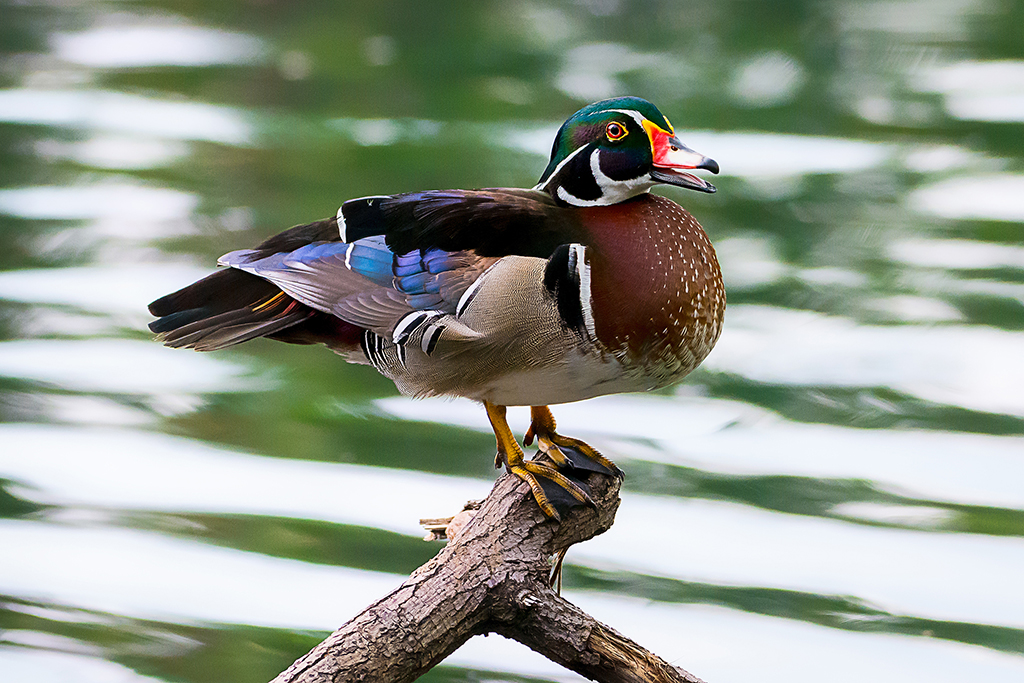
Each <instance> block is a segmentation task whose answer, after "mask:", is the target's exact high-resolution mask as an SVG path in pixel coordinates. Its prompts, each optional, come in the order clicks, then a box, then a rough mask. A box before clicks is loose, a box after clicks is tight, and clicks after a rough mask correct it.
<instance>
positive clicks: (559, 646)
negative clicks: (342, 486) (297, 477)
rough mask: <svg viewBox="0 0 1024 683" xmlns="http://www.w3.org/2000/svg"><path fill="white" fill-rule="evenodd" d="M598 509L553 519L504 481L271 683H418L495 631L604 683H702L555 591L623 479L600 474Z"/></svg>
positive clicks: (614, 502) (603, 521)
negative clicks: (554, 581) (433, 551)
mask: <svg viewBox="0 0 1024 683" xmlns="http://www.w3.org/2000/svg"><path fill="white" fill-rule="evenodd" d="M587 483H588V484H589V486H590V489H591V496H592V497H593V499H594V502H595V503H596V507H595V508H587V507H580V508H574V509H573V510H572V511H570V512H569V513H568V514H566V515H564V516H563V517H564V519H563V521H562V523H561V524H558V523H556V522H553V521H551V520H549V519H547V518H546V517H545V516H544V514H543V513H542V512H541V511H540V509H539V508H538V507H537V504H536V502H535V501H534V500H533V496H532V495H531V494H530V492H529V488H528V487H527V486H526V484H525V483H524V482H522V481H521V480H520V479H519V478H518V477H515V476H513V475H505V476H503V477H501V478H500V479H499V480H498V482H497V483H496V484H495V486H494V489H493V490H492V491H491V494H490V495H489V496H488V497H487V499H486V500H485V501H484V502H483V503H482V505H481V506H480V509H479V510H478V511H477V513H476V515H475V516H474V517H473V519H472V520H470V521H469V522H468V523H467V524H466V525H465V526H464V527H463V528H462V529H461V531H459V532H457V534H456V536H455V538H454V539H452V540H451V541H450V542H449V543H448V545H447V546H446V547H445V548H443V549H442V550H441V552H439V553H438V554H437V556H435V557H434V558H433V559H431V560H430V561H429V562H427V563H426V564H424V565H423V566H422V567H420V568H419V569H417V570H416V571H414V572H413V573H412V575H411V576H410V577H409V578H408V579H407V580H406V581H405V582H404V583H403V584H402V585H401V586H399V587H398V588H396V589H395V590H394V591H392V592H391V593H390V594H389V595H387V596H385V597H383V598H381V599H380V600H378V601H377V602H375V603H374V604H372V605H370V606H369V607H367V608H366V609H365V610H363V612H362V613H360V614H359V615H357V616H356V617H355V618H354V619H352V620H351V621H349V622H348V623H346V624H345V625H344V626H342V627H341V628H339V629H338V630H337V631H335V632H334V633H333V634H331V635H330V636H329V637H328V638H327V639H326V640H324V641H323V642H322V643H320V644H319V645H317V646H316V647H315V648H313V650H311V651H310V652H309V653H307V654H306V655H305V656H303V657H301V658H300V659H298V660H297V661H296V662H295V663H294V664H292V665H291V666H290V667H289V668H288V669H287V670H286V671H284V672H283V673H281V674H280V675H279V676H278V677H277V678H275V679H274V681H273V683H343V682H345V683H347V682H349V681H353V682H354V681H375V682H376V681H381V682H384V681H387V682H394V683H403V682H405V681H412V680H415V679H416V678H417V677H418V676H420V675H421V674H423V673H425V672H426V671H428V670H429V669H431V668H432V667H434V666H435V665H437V664H438V663H439V662H441V660H443V659H444V658H445V657H447V656H448V655H450V654H451V653H452V652H454V651H455V650H457V649H458V648H459V647H460V646H461V645H462V644H463V643H465V642H466V641H467V640H469V639H470V638H471V637H473V636H475V635H479V634H484V633H498V634H501V635H503V636H505V637H506V638H511V639H513V640H517V641H519V642H520V643H523V644H524V645H526V646H527V647H529V648H531V649H533V650H535V651H537V652H539V653H541V654H542V655H544V656H545V657H548V658H549V659H551V660H552V661H555V662H557V663H559V664H561V665H562V666H565V667H566V668H568V669H571V670H573V671H575V672H577V673H579V674H581V675H583V676H586V677H587V678H590V679H592V680H595V681H600V682H601V683H627V682H628V683H641V682H644V683H702V682H701V681H700V679H699V678H697V677H695V676H693V675H692V674H689V673H687V672H685V671H683V670H682V669H678V668H676V667H673V666H671V665H669V664H668V663H666V662H665V661H664V660H662V659H661V658H659V657H658V656H657V655H654V654H652V653H650V652H648V651H647V650H645V649H644V648H642V647H641V646H640V645H637V644H636V643H634V642H633V641H631V640H629V639H628V638H625V637H624V636H621V635H619V634H618V633H616V632H615V631H613V630H612V629H610V628H609V627H607V626H605V625H604V624H601V623H600V622H598V621H596V620H595V619H594V618H593V617H591V616H589V615H587V614H586V613H585V612H583V611H582V610H580V609H579V608H578V607H576V606H574V605H572V604H571V603H569V602H568V601H566V600H565V599H563V598H562V597H560V596H559V595H557V594H556V593H555V592H554V591H553V590H552V589H551V588H550V587H549V585H548V573H549V569H550V564H549V558H550V557H551V556H552V555H554V554H555V553H557V552H558V551H559V550H562V549H564V548H568V547H569V546H570V545H573V544H575V543H579V542H582V541H585V540H587V539H590V538H593V537H594V536H596V535H597V534H600V533H603V532H605V531H607V530H608V529H609V528H610V527H611V525H612V523H613V522H614V520H615V512H616V510H617V509H618V505H619V497H618V493H619V481H618V480H617V479H614V478H612V477H607V476H603V475H600V474H592V475H591V476H590V478H589V480H588V482H587Z"/></svg>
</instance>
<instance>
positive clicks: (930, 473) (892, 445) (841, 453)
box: [376, 396, 1024, 509]
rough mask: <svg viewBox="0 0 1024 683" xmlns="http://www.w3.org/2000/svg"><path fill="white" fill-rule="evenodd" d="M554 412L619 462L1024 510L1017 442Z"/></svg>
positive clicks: (417, 406) (396, 405)
mask: <svg viewBox="0 0 1024 683" xmlns="http://www.w3.org/2000/svg"><path fill="white" fill-rule="evenodd" d="M376 404H377V405H378V406H379V407H380V408H381V409H383V410H384V411H385V412H387V413H389V414H392V415H395V416H396V417H400V418H403V419H407V420H425V421H431V422H438V423H442V424H452V425H459V426H462V427H470V428H475V429H480V430H482V431H484V430H487V421H486V419H485V418H484V417H483V416H482V410H481V408H480V407H479V406H477V405H476V404H473V403H471V402H469V401H461V400H460V401H450V402H449V401H443V400H438V399H433V400H422V401H415V400H411V399H405V398H394V399H383V400H379V401H377V402H376ZM520 413H523V414H525V411H524V410H523V409H518V412H517V409H513V413H512V415H513V417H512V421H513V424H515V423H516V421H517V420H520V419H521V420H522V422H523V428H525V423H526V422H527V420H528V418H526V417H525V415H524V417H522V418H520V417H519V414H520ZM554 413H555V417H556V418H557V419H558V424H559V427H560V429H561V430H562V431H564V432H565V433H567V434H574V435H579V436H586V437H587V438H588V439H589V438H590V436H589V435H591V434H593V435H596V436H598V439H592V440H593V441H594V442H595V444H600V443H601V439H602V437H603V438H604V439H608V440H612V441H613V442H614V443H613V445H610V446H609V447H608V448H607V449H604V448H602V450H607V451H608V452H610V453H615V454H616V456H623V455H624V456H627V457H631V458H634V459H637V460H647V461H651V462H665V463H668V464H673V465H680V466H684V467H694V468H698V469H701V470H704V471H708V472H717V473H721V474H732V475H746V476H758V475H787V476H797V477H815V478H824V479H853V480H864V481H869V482H871V483H873V484H874V485H876V486H877V487H879V488H882V489H885V490H888V491H892V492H894V493H899V494H903V495H909V496H914V497H917V498H923V499H926V500H935V501H943V502H951V503H961V504H966V505H988V506H999V507H1010V508H1016V509H1024V488H1022V487H1021V486H1020V482H1021V481H1024V458H1021V457H1020V456H1021V453H1024V437H1020V436H990V435H985V434H964V433H958V432H946V431H926V430H899V429H853V428H850V427H839V426H832V425H824V424H803V423H798V422H791V421H788V420H784V419H781V418H779V417H778V416H776V415H773V414H771V413H769V412H767V411H764V410H761V409H758V408H755V407H753V406H750V405H747V404H743V403H738V402H734V401H722V400H711V399H686V398H682V397H677V398H656V397H646V396H608V397H602V398H596V399H591V400H589V401H583V402H580V403H572V404H567V405H562V406H556V407H555V409H554ZM647 444H651V445H647ZM652 446H653V447H652ZM599 448H600V446H599ZM626 469H627V470H628V469H629V468H628V466H627V467H626Z"/></svg>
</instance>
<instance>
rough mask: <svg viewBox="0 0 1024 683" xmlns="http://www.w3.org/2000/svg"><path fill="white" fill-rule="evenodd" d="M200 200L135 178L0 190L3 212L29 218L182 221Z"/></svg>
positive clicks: (128, 233) (133, 231)
mask: <svg viewBox="0 0 1024 683" xmlns="http://www.w3.org/2000/svg"><path fill="white" fill-rule="evenodd" d="M198 204H199V198H198V197H197V196H196V195H194V194H191V193H188V192H181V191H180V190H172V189H169V188H165V187H150V186H147V185H143V184H141V183H139V182H137V181H132V180H127V179H123V180H107V181H104V182H101V183H96V184H92V185H53V186H38V187H21V188H14V189H5V190H0V213H4V214H7V215H10V216H18V217H19V218H27V219H37V220H43V219H54V220H82V219H104V220H113V219H117V220H124V221H130V220H143V221H151V222H166V221H180V220H184V219H185V218H187V217H188V216H189V215H190V214H191V213H192V211H193V210H194V209H195V208H196V206H197V205H198ZM140 233H141V235H142V236H143V237H144V238H150V237H153V236H155V235H153V234H152V233H151V232H150V231H149V230H140V229H137V228H136V227H135V226H132V227H131V229H129V228H124V229H122V230H119V231H118V234H119V236H123V237H126V238H131V237H132V236H134V235H138V234H140Z"/></svg>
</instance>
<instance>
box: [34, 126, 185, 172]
mask: <svg viewBox="0 0 1024 683" xmlns="http://www.w3.org/2000/svg"><path fill="white" fill-rule="evenodd" d="M35 152H36V154H37V155H38V156H39V157H40V158H42V159H71V160H72V161H75V162H77V163H79V164H82V165H83V166H89V167H92V168H103V169H109V170H118V171H122V170H123V171H129V170H130V171H141V170H145V169H151V168H161V167H164V166H169V165H170V164H172V163H173V162H175V161H177V160H179V159H182V158H184V157H185V156H186V155H187V154H188V152H189V149H188V145H186V144H185V143H184V142H182V141H180V140H160V139H156V138H151V137H146V136H140V135H120V134H114V133H100V134H98V135H94V136H91V137H89V138H88V139H86V140H82V141H80V142H65V141H60V140H40V141H39V142H37V143H36V145H35Z"/></svg>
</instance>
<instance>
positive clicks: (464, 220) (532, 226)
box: [341, 188, 579, 258]
mask: <svg viewBox="0 0 1024 683" xmlns="http://www.w3.org/2000/svg"><path fill="white" fill-rule="evenodd" d="M341 216H342V218H343V219H344V222H345V239H346V240H349V241H352V240H358V239H361V238H364V237H370V236H373V235H384V236H385V237H386V239H387V244H388V246H389V247H390V248H391V250H392V251H393V252H394V253H396V254H406V253H408V252H410V251H413V250H414V249H431V248H436V249H442V250H444V251H453V252H454V251H466V250H472V251H474V252H475V253H476V254H478V255H479V256H499V257H500V256H513V255H515V256H536V257H538V258H548V257H549V256H550V255H551V253H552V252H553V251H554V250H555V248H556V247H557V246H558V245H560V244H565V243H567V242H574V241H579V235H577V234H576V233H577V230H576V225H575V222H574V221H573V220H572V219H571V217H570V216H571V214H570V213H569V212H567V211H566V209H565V208H563V207H560V206H558V205H557V204H555V202H554V200H553V199H552V198H551V197H550V195H548V194H546V193H544V192H539V191H535V190H519V189H507V188H490V189H484V190H431V191H428V192H411V193H408V194H397V195H393V196H389V197H365V198H362V199H352V200H349V201H347V202H345V204H344V205H343V206H342V209H341Z"/></svg>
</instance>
